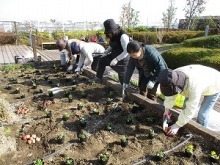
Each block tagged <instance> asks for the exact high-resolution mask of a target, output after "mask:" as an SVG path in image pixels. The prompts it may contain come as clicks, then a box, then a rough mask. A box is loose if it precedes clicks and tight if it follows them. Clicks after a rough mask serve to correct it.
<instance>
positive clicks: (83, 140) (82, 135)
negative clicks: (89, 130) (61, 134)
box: [79, 133, 87, 143]
mask: <svg viewBox="0 0 220 165" xmlns="http://www.w3.org/2000/svg"><path fill="white" fill-rule="evenodd" d="M86 140H87V137H86V134H84V133H81V134H79V141H80V142H81V143H82V142H86Z"/></svg>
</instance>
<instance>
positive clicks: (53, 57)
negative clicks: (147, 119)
mask: <svg viewBox="0 0 220 165" xmlns="http://www.w3.org/2000/svg"><path fill="white" fill-rule="evenodd" d="M15 56H23V57H24V58H26V59H33V56H34V55H33V51H32V48H30V47H27V46H25V45H0V65H7V64H15ZM37 56H41V60H42V61H57V60H59V59H60V53H59V51H58V50H37ZM106 73H107V74H114V73H115V72H114V71H113V70H112V69H111V68H110V67H107V68H106ZM132 79H134V80H137V81H138V73H137V71H135V72H134V74H133V76H132ZM214 109H215V110H216V111H218V112H220V98H219V99H218V101H217V103H216V104H215V107H214Z"/></svg>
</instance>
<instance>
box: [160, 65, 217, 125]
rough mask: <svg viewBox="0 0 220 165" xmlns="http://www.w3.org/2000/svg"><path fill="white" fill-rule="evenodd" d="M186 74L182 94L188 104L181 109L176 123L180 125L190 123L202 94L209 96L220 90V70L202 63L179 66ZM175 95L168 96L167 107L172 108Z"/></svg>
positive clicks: (179, 69)
mask: <svg viewBox="0 0 220 165" xmlns="http://www.w3.org/2000/svg"><path fill="white" fill-rule="evenodd" d="M175 70H178V71H182V72H183V73H185V75H186V78H187V80H186V85H185V87H184V89H183V91H182V93H181V94H182V95H183V96H185V97H186V99H185V104H186V106H185V107H184V109H183V110H182V111H181V113H180V115H179V117H178V120H177V122H176V124H177V125H178V126H180V127H182V126H184V125H185V124H186V123H188V122H189V121H190V120H191V119H192V118H193V117H194V115H195V113H196V110H197V108H198V106H199V102H200V99H201V96H209V95H213V94H216V93H219V92H220V72H219V71H217V70H215V69H213V68H210V67H206V66H202V65H188V66H184V67H180V68H177V69H175ZM175 97H176V95H175V96H170V97H167V96H166V99H165V101H164V106H165V108H168V109H171V108H172V107H173V105H174V101H175Z"/></svg>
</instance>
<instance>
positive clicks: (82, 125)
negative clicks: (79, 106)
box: [79, 117, 86, 128]
mask: <svg viewBox="0 0 220 165" xmlns="http://www.w3.org/2000/svg"><path fill="white" fill-rule="evenodd" d="M79 125H80V126H81V127H82V128H85V127H86V120H85V118H83V117H81V118H80V119H79Z"/></svg>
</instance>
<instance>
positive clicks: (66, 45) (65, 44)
mask: <svg viewBox="0 0 220 165" xmlns="http://www.w3.org/2000/svg"><path fill="white" fill-rule="evenodd" d="M73 42H74V43H76V44H77V45H79V44H84V43H85V42H84V41H81V40H78V39H69V40H64V39H58V40H57V41H56V46H57V48H58V49H59V51H63V50H64V49H66V50H67V52H68V57H69V62H68V64H70V65H69V67H68V69H67V71H72V69H73V65H74V64H75V63H76V62H77V60H76V57H75V55H76V54H74V53H73V52H72V51H71V44H72V43H73Z"/></svg>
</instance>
